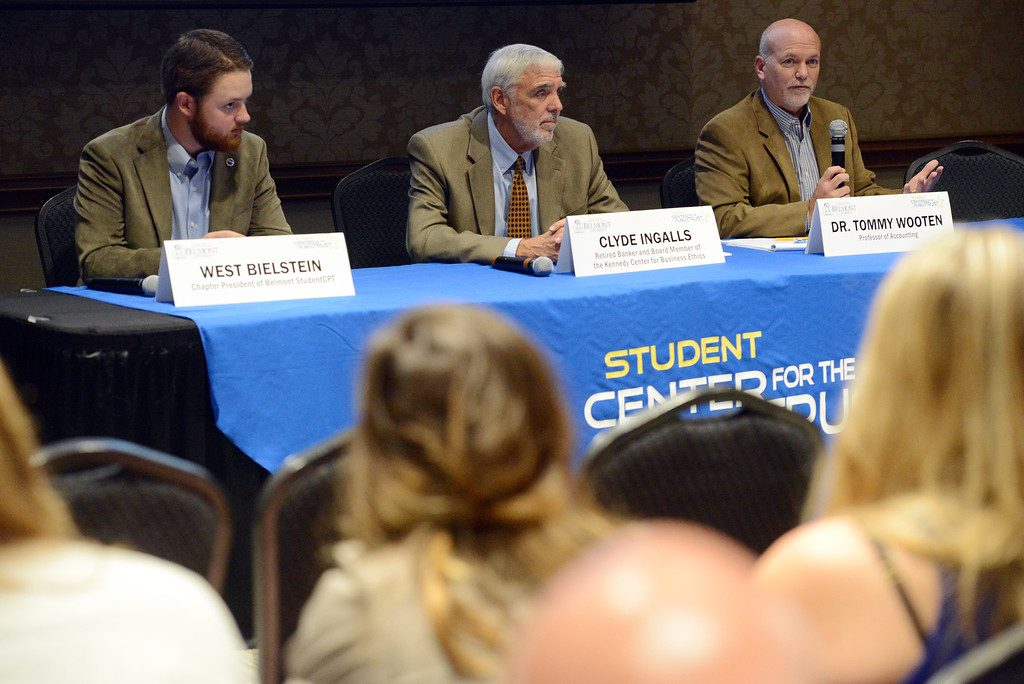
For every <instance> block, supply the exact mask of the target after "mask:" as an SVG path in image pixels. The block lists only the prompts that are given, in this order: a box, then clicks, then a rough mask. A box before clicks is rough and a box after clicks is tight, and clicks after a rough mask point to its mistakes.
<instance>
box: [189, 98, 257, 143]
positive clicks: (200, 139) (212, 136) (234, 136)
mask: <svg viewBox="0 0 1024 684" xmlns="http://www.w3.org/2000/svg"><path fill="white" fill-rule="evenodd" d="M244 129H245V126H238V127H237V128H234V129H232V130H231V131H228V132H227V133H218V132H217V131H215V130H214V129H213V127H212V126H211V125H210V123H209V122H208V121H207V120H206V117H205V116H204V115H203V110H202V108H201V107H199V108H197V109H196V115H195V117H193V118H192V119H191V120H189V122H188V130H189V132H190V133H191V134H192V137H193V138H195V139H196V142H197V143H199V144H200V145H201V146H202V148H203V149H204V150H213V151H214V152H234V151H235V150H237V149H238V146H239V145H241V144H242V130H244Z"/></svg>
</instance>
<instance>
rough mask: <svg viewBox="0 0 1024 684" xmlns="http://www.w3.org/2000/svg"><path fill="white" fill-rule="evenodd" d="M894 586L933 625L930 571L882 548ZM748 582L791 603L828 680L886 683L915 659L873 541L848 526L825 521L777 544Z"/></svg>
mask: <svg viewBox="0 0 1024 684" xmlns="http://www.w3.org/2000/svg"><path fill="white" fill-rule="evenodd" d="M887 551H889V555H890V557H891V558H892V562H893V564H894V565H895V567H896V569H897V572H898V574H899V575H900V577H901V583H902V584H903V585H904V587H905V589H906V590H907V591H908V593H909V595H910V599H911V602H912V603H913V604H914V606H915V608H916V609H917V613H918V614H919V615H920V616H921V617H922V619H923V622H924V624H925V628H926V629H930V628H931V627H932V625H934V622H935V619H936V611H935V607H936V606H937V605H938V602H939V599H940V590H939V587H938V583H937V580H936V573H935V570H934V567H933V566H932V565H931V564H930V563H929V562H928V561H926V560H924V559H921V558H917V557H913V556H910V555H909V554H907V553H905V552H903V551H901V550H899V549H888V548H887ZM754 572H755V575H754V578H755V582H756V583H757V584H758V585H760V586H761V587H762V588H763V589H764V590H766V591H767V592H769V593H771V594H774V595H776V596H778V597H781V598H783V599H785V600H787V601H789V602H790V603H791V604H793V605H795V606H796V607H797V609H798V610H800V612H802V613H803V614H804V616H805V617H806V618H807V619H808V621H809V624H810V626H811V629H812V630H813V631H814V632H815V634H816V635H817V636H818V638H819V639H820V643H821V644H822V657H823V661H824V664H825V668H826V673H825V674H826V676H827V679H828V680H829V681H837V682H844V681H886V680H889V681H893V680H896V679H899V678H901V677H903V676H904V675H906V674H907V673H909V672H910V671H911V670H912V669H913V667H914V666H915V665H916V664H917V662H918V661H919V660H920V658H921V656H922V654H923V651H922V648H921V641H920V638H919V637H918V635H917V633H916V632H915V631H914V627H913V622H912V620H911V618H910V617H909V615H908V613H907V610H906V608H905V606H904V605H903V604H902V603H901V600H900V598H899V594H898V593H897V590H896V588H895V587H894V584H893V579H892V577H893V576H892V575H890V574H889V573H888V572H887V569H886V566H885V564H884V563H883V562H882V560H881V558H880V556H879V554H878V550H877V549H876V548H875V547H874V544H873V542H872V540H871V539H870V538H869V537H868V536H867V534H866V533H865V532H863V531H862V530H861V529H860V528H859V527H858V526H857V525H856V524H855V523H854V522H853V521H851V520H849V519H846V518H830V519H825V520H821V521H817V522H813V523H808V524H805V525H802V526H800V527H798V528H796V529H795V530H792V531H791V532H789V533H788V534H786V535H784V536H783V537H782V538H780V539H779V540H778V541H777V542H775V544H773V545H772V546H771V547H770V548H769V549H768V550H767V551H766V552H765V553H764V555H763V556H762V557H761V558H760V559H758V562H757V564H756V566H755V571H754Z"/></svg>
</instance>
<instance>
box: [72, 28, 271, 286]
mask: <svg viewBox="0 0 1024 684" xmlns="http://www.w3.org/2000/svg"><path fill="white" fill-rule="evenodd" d="M252 68H253V61H252V58H250V57H249V55H248V53H247V52H246V51H245V49H244V48H243V47H242V46H241V44H239V43H238V41H236V40H235V39H234V38H232V37H231V36H228V35H227V34H225V33H221V32H220V31H212V30H208V29H196V30H193V31H189V32H187V33H184V34H182V35H181V36H180V37H179V38H178V40H177V42H175V44H174V45H173V46H171V48H170V49H169V50H168V51H167V53H166V54H165V55H164V58H163V62H162V63H161V66H160V79H161V88H162V90H163V95H164V99H165V102H166V105H165V106H164V107H163V108H162V109H161V110H160V111H159V112H157V113H156V114H153V115H152V116H149V117H147V118H144V119H140V120H138V121H136V122H135V123H132V124H128V125H127V126H122V127H121V128H117V129H114V130H112V131H110V132H108V133H105V134H104V135H101V136H100V137H98V138H96V139H95V140H93V141H91V142H90V143H89V144H87V145H86V146H85V148H84V149H83V150H82V157H81V161H80V163H79V170H78V193H77V194H76V196H75V212H76V213H77V215H78V223H77V227H76V230H75V241H76V244H77V248H78V262H79V266H80V267H81V272H82V278H83V279H84V280H88V279H89V278H93V277H128V278H135V277H143V276H147V275H153V274H155V273H157V271H158V270H159V267H160V246H161V245H162V244H163V242H164V240H169V239H191V238H220V237H242V236H244V235H288V234H290V233H291V228H290V227H289V226H288V222H287V221H286V220H285V217H284V212H283V211H282V210H281V201H280V200H279V199H278V197H277V189H276V187H275V185H274V181H273V179H272V178H271V177H270V165H269V162H268V161H267V146H266V143H265V142H263V140H262V139H261V138H259V137H258V136H256V135H253V134H252V133H248V132H246V131H245V130H244V129H245V125H246V124H247V123H249V121H250V118H251V117H250V116H249V112H248V110H247V108H246V102H247V100H248V98H249V97H250V95H251V94H252Z"/></svg>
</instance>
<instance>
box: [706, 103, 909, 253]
mask: <svg viewBox="0 0 1024 684" xmlns="http://www.w3.org/2000/svg"><path fill="white" fill-rule="evenodd" d="M808 106H809V107H810V108H811V140H812V141H813V143H814V153H815V155H816V156H817V158H818V176H819V178H820V177H821V174H823V173H825V169H827V168H828V167H830V166H831V165H832V155H831V137H830V136H829V132H828V125H829V122H831V121H832V120H833V119H843V120H844V121H846V123H847V124H848V125H849V127H850V132H849V135H847V137H846V160H847V162H846V171H847V172H848V173H849V174H850V178H851V183H852V186H853V194H854V195H884V194H889V193H895V192H899V191H898V190H889V189H887V188H883V187H881V186H879V185H876V184H875V174H873V173H872V172H870V171H868V170H867V169H865V168H864V160H863V159H862V158H861V154H860V145H859V144H858V143H857V127H856V126H855V125H854V123H853V116H852V115H851V114H850V110H848V109H847V108H846V107H844V106H842V105H840V104H836V103H835V102H830V101H828V100H823V99H821V98H819V97H812V98H811V100H810V102H809V103H808ZM695 157H696V160H695V163H696V172H697V196H698V197H699V198H700V201H701V204H707V205H710V206H711V207H712V208H713V209H714V210H715V219H716V220H717V221H718V232H719V234H720V235H721V236H722V237H723V238H730V237H781V236H787V235H803V234H804V232H805V224H804V221H805V217H806V216H807V202H802V201H800V185H799V182H798V181H797V176H796V169H795V168H794V166H793V158H792V157H791V156H790V154H789V149H788V148H787V147H786V140H785V138H784V137H783V135H782V131H781V130H779V125H778V123H776V121H775V119H774V118H773V117H772V114H771V112H770V111H769V110H768V107H767V106H766V105H765V103H764V101H763V100H762V99H761V94H760V90H755V91H754V92H753V93H751V94H750V95H748V96H747V97H745V98H744V99H742V100H740V102H738V103H737V104H735V105H733V106H732V107H730V108H729V109H727V110H725V111H724V112H722V113H721V114H718V115H717V116H715V117H714V118H713V119H711V121H709V122H708V123H707V125H705V126H704V129H703V130H702V131H701V132H700V135H699V136H698V137H697V149H696V151H695Z"/></svg>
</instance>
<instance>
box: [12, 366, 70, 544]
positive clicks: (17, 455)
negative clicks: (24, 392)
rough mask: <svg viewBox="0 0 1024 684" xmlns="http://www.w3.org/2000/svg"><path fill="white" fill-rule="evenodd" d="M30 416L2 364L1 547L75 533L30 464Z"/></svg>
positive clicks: (32, 435) (54, 496)
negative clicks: (25, 540) (6, 544)
mask: <svg viewBox="0 0 1024 684" xmlns="http://www.w3.org/2000/svg"><path fill="white" fill-rule="evenodd" d="M38 446H39V445H38V443H37V442H36V437H35V431H34V429H33V426H32V420H31V419H30V418H29V415H28V412H27V411H25V408H24V406H22V403H21V400H20V399H19V398H18V395H17V393H16V392H15V390H14V386H13V385H12V383H11V380H10V378H9V377H8V375H7V371H6V370H5V368H4V366H3V364H2V363H0V544H4V543H10V542H16V541H21V540H24V539H33V538H38V537H61V536H67V535H69V534H71V532H72V530H73V529H74V527H73V525H72V523H71V517H70V515H69V514H68V511H67V508H66V506H65V505H64V502H63V501H62V500H61V499H60V498H59V497H58V496H57V494H56V492H54V491H53V489H51V488H50V485H49V483H47V481H46V478H45V477H44V476H43V474H42V473H41V472H39V471H38V470H37V469H35V468H33V467H32V465H31V464H30V459H31V457H32V454H34V453H35V452H36V450H37V449H38Z"/></svg>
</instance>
